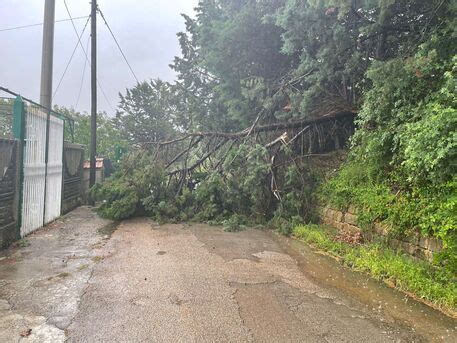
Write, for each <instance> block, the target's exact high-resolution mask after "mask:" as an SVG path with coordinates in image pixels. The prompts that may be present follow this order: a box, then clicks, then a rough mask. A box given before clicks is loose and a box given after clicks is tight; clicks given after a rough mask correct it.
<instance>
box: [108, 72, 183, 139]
mask: <svg viewBox="0 0 457 343" xmlns="http://www.w3.org/2000/svg"><path fill="white" fill-rule="evenodd" d="M120 98H121V100H120V103H119V110H118V111H117V113H116V118H115V119H114V123H115V124H116V126H117V129H118V131H119V133H120V134H121V135H122V137H124V138H125V139H126V140H127V141H128V142H130V143H132V144H134V143H144V142H158V141H162V140H165V139H166V138H167V137H170V136H171V135H172V134H173V133H174V127H173V124H172V120H173V117H174V116H173V108H174V103H175V102H176V101H179V100H178V99H177V98H176V96H175V94H174V93H173V91H172V88H171V86H170V85H169V84H168V83H166V82H163V81H161V80H155V81H150V82H142V83H139V84H137V85H136V86H135V87H133V88H132V89H127V90H126V95H125V96H124V95H122V94H120Z"/></svg>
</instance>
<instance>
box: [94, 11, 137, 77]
mask: <svg viewBox="0 0 457 343" xmlns="http://www.w3.org/2000/svg"><path fill="white" fill-rule="evenodd" d="M98 12H99V13H100V16H101V17H102V19H103V21H104V22H105V25H106V27H107V28H108V30H109V32H110V33H111V37H113V39H114V42H115V43H116V45H117V47H118V49H119V51H120V53H121V55H122V57H123V58H124V61H125V63H127V66H128V67H129V69H130V72H131V73H132V75H133V77H134V78H135V80H136V82H137V83H140V81H139V80H138V77H137V76H136V74H135V72H134V71H133V68H132V66H131V65H130V63H129V61H128V59H127V57H126V56H125V53H124V51H123V50H122V48H121V46H120V44H119V42H118V40H117V39H116V36H115V35H114V32H113V30H111V27H110V26H109V24H108V21H107V20H106V18H105V16H104V14H103V12H102V10H101V9H100V7H99V8H98Z"/></svg>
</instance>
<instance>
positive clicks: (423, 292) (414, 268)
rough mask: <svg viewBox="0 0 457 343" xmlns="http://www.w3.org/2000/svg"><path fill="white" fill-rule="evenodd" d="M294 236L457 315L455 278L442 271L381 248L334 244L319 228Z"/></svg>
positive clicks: (310, 227) (305, 228) (299, 231)
mask: <svg viewBox="0 0 457 343" xmlns="http://www.w3.org/2000/svg"><path fill="white" fill-rule="evenodd" d="M293 235H294V236H295V237H296V238H298V239H300V240H303V241H305V242H307V243H309V244H311V245H313V246H315V247H317V248H319V249H322V250H324V251H326V252H327V253H329V254H330V255H332V256H334V257H337V258H338V260H339V261H341V263H342V264H344V265H346V266H349V267H351V268H353V269H355V270H358V271H361V272H366V273H368V274H370V275H371V276H372V277H374V278H376V279H378V280H381V281H384V282H386V283H388V284H389V285H393V286H394V287H395V288H397V289H399V290H401V291H404V292H407V293H412V294H414V295H415V296H416V297H417V298H419V299H422V300H424V301H425V302H428V303H430V304H433V305H434V306H436V307H438V308H440V309H442V310H444V311H447V312H449V313H451V314H454V315H455V314H456V312H457V283H456V275H453V274H452V273H450V272H449V271H447V270H445V269H444V268H437V267H435V266H433V265H431V264H430V263H427V262H425V261H417V260H413V259H412V258H410V257H408V256H405V255H403V254H401V253H400V252H395V251H393V250H392V249H390V248H388V247H386V246H383V245H381V244H377V243H376V244H363V245H349V244H347V243H343V242H340V241H336V240H335V239H334V237H333V236H332V235H331V234H330V233H329V232H327V231H326V230H325V229H324V228H322V227H320V226H318V225H305V226H298V227H295V228H294V230H293Z"/></svg>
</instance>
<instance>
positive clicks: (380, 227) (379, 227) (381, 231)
mask: <svg viewBox="0 0 457 343" xmlns="http://www.w3.org/2000/svg"><path fill="white" fill-rule="evenodd" d="M373 229H374V232H376V233H377V234H378V235H381V236H387V235H388V233H389V227H388V226H387V225H386V224H382V223H374V225H373Z"/></svg>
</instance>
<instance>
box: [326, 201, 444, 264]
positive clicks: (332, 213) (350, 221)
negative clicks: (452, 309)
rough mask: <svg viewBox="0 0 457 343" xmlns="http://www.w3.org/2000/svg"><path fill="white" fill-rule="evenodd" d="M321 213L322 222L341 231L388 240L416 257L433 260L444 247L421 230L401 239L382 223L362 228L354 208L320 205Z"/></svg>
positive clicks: (392, 245) (367, 237)
mask: <svg viewBox="0 0 457 343" xmlns="http://www.w3.org/2000/svg"><path fill="white" fill-rule="evenodd" d="M319 213H320V218H321V221H322V223H324V224H326V225H330V226H332V227H335V228H337V229H338V230H339V231H340V232H346V233H348V234H350V235H353V234H357V233H360V234H361V235H362V236H363V238H364V239H365V240H368V241H376V240H383V241H386V242H387V243H388V244H389V245H390V246H391V247H392V248H395V249H402V250H403V251H405V252H406V253H407V254H409V255H411V256H413V257H416V258H420V259H423V260H432V259H433V255H434V254H436V253H438V252H440V251H441V250H442V249H443V243H442V242H441V241H440V240H439V239H436V238H433V237H426V236H422V235H421V234H420V233H419V232H416V233H415V234H413V235H411V236H410V237H404V238H401V239H400V238H393V237H390V236H389V227H388V226H387V225H384V224H381V223H375V224H374V225H372V227H371V228H370V229H369V230H362V229H361V228H360V227H359V224H358V216H357V211H356V210H355V209H354V208H349V210H348V211H347V212H342V211H339V210H335V209H332V208H329V207H319Z"/></svg>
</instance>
